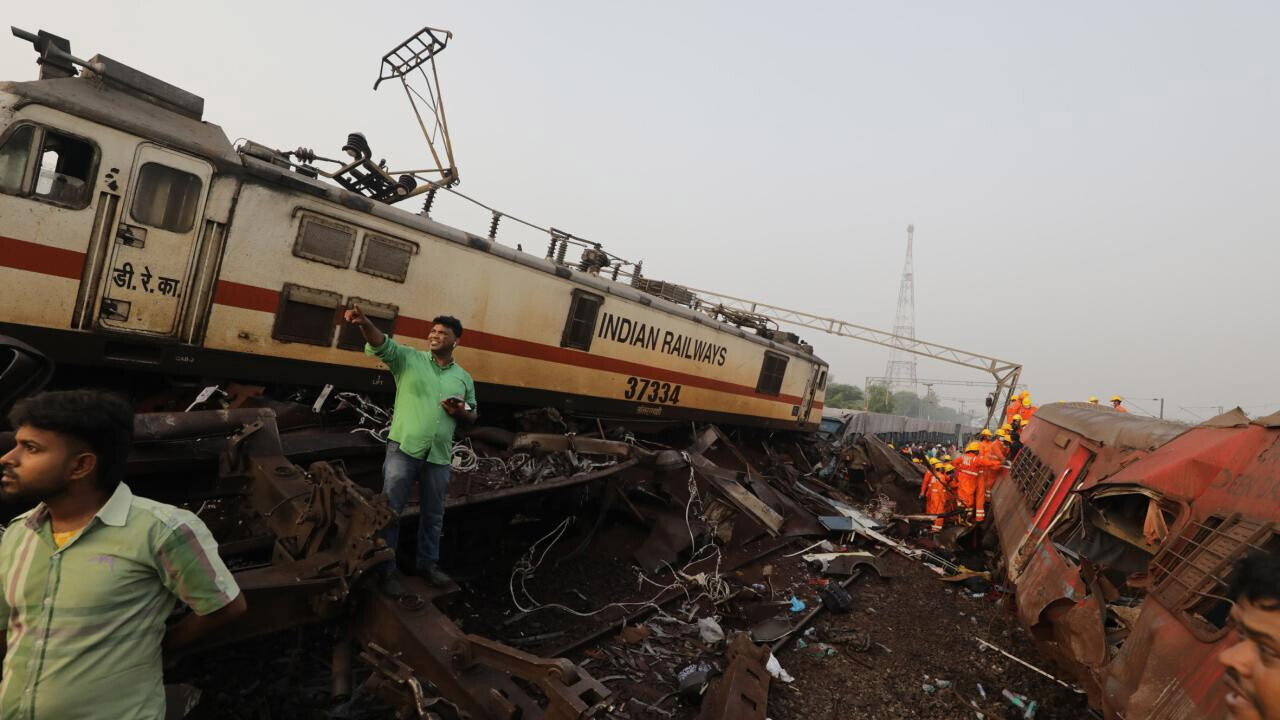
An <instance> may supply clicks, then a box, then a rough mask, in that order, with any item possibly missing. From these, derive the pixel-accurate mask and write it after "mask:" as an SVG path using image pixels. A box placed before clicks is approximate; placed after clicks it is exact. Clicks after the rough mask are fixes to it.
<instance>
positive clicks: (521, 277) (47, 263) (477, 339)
mask: <svg viewBox="0 0 1280 720" xmlns="http://www.w3.org/2000/svg"><path fill="white" fill-rule="evenodd" d="M46 60H48V58H46ZM87 65H88V66H89V67H93V68H100V69H101V72H96V73H95V72H89V71H81V73H80V76H74V70H72V69H71V68H70V67H69V66H68V67H59V66H58V64H57V63H54V62H45V64H43V65H42V66H41V67H42V69H41V78H40V79H39V80H35V81H30V82H7V83H0V307H2V308H3V311H0V333H3V334H6V335H11V336H13V337H16V338H19V339H23V340H26V341H28V342H30V343H31V344H33V345H35V346H37V347H39V348H41V349H42V350H44V351H46V352H47V353H48V354H49V355H50V356H52V357H53V358H54V359H56V360H58V361H59V362H60V363H64V364H77V365H82V366H86V365H87V366H107V367H116V368H131V369H134V370H140V371H143V372H156V373H166V374H172V375H183V376H194V377H208V378H221V379H239V380H246V381H256V382H268V383H289V384H296V385H314V386H320V385H324V384H333V385H335V386H337V387H345V388H351V389H358V390H365V391H377V390H383V391H388V390H390V383H391V381H390V377H389V375H388V374H387V373H386V372H385V369H384V368H382V367H381V366H380V364H379V363H378V362H377V361H376V360H375V359H373V358H370V357H367V356H365V355H364V353H363V352H362V350H363V344H362V342H361V341H360V339H359V335H358V332H357V331H356V330H355V329H354V328H352V327H348V326H345V325H342V324H341V323H339V322H338V318H339V317H340V311H341V309H342V308H343V307H344V306H346V305H347V304H348V303H353V302H354V303H359V304H361V305H362V307H363V308H364V309H365V311H366V313H367V314H368V315H370V317H371V318H373V319H374V322H375V323H376V324H379V325H381V326H382V327H383V329H384V330H386V331H389V332H391V333H392V334H394V335H395V336H396V337H397V338H398V339H399V340H400V341H402V342H405V343H407V344H409V345H414V346H418V347H425V343H426V340H425V338H426V336H427V333H428V331H429V329H430V324H431V323H430V319H431V318H432V317H434V316H435V315H436V314H451V315H455V316H457V317H458V318H459V319H460V320H461V321H462V323H463V325H464V326H465V327H466V332H465V336H464V337H463V338H462V343H461V346H460V348H459V351H458V358H459V360H460V362H461V363H462V364H463V365H465V366H466V367H467V369H468V370H469V371H470V372H471V374H472V375H473V377H474V378H475V380H476V382H477V384H478V386H479V393H480V396H481V402H482V404H484V405H488V406H489V407H490V408H492V407H495V406H496V405H511V406H546V405H554V406H556V407H559V408H561V409H567V410H569V411H571V412H579V413H585V414H594V415H606V416H612V417H623V418H632V419H633V420H637V421H638V420H680V419H695V420H702V421H716V422H722V423H727V424H733V425H746V426H757V427H766V428H774V429H790V430H809V429H814V428H816V427H817V424H818V422H819V420H820V419H821V410H822V404H823V403H822V397H823V388H824V386H825V384H826V376H827V366H826V364H825V363H824V362H823V361H821V360H820V359H818V358H817V357H815V356H814V355H813V354H812V351H811V348H810V347H809V346H808V345H806V344H804V343H801V342H799V341H798V340H796V339H795V338H794V336H787V335H784V334H781V333H765V334H763V335H762V334H761V333H758V332H754V331H749V330H745V329H743V328H742V327H738V326H735V325H731V324H727V323H724V322H721V321H719V320H717V319H715V318H713V317H712V316H710V315H708V314H706V313H704V312H700V311H698V310H695V309H694V308H693V307H690V306H685V305H680V304H677V303H674V302H669V301H668V300H665V299H662V298H659V297H655V296H653V295H650V294H647V293H645V292H641V291H640V290H638V289H636V288H635V287H632V286H630V285H627V284H623V283H619V282H616V281H610V280H608V279H606V278H602V277H599V276H598V275H594V274H591V273H588V272H580V271H578V270H575V269H573V268H571V267H569V266H566V265H565V264H563V263H561V262H556V261H554V260H551V259H544V258H540V257H535V256H532V255H529V254H526V253H523V252H520V251H517V250H513V249H511V248H507V247H504V246H502V245H498V244H496V243H494V242H493V241H491V240H489V239H486V238H481V237H479V236H476V235H473V234H470V233H466V232H463V231H461V230H458V229H456V228H453V227H449V226H446V225H442V224H440V223H437V222H433V221H432V220H430V219H429V218H427V217H425V216H422V215H420V214H414V213H411V212H406V211H404V210H400V209H398V208H395V207H392V206H390V205H387V204H384V203H381V202H376V201H374V200H371V199H369V198H366V197H364V196H362V195H360V194H357V193H353V192H349V191H348V190H346V189H343V188H341V187H338V186H336V185H333V184H330V183H328V182H324V181H321V180H318V179H316V178H314V177H310V176H308V174H307V173H305V172H299V171H297V170H296V169H295V166H291V165H290V164H289V163H288V162H287V161H285V160H284V159H283V156H282V155H281V154H279V153H276V152H275V151H272V150H270V149H268V148H265V147H263V146H261V145H258V144H256V143H249V142H246V143H244V144H242V145H241V146H240V148H239V149H236V148H234V147H233V146H232V144H231V143H230V142H228V140H227V137H226V135H225V134H224V133H223V131H222V130H221V128H219V127H218V126H216V125H212V124H210V123H207V122H204V121H202V115H203V106H204V102H203V100H202V99H200V98H199V97H196V96H195V95H192V94H191V93H188V92H186V91H184V90H181V89H180V88H175V87H173V86H171V85H168V84H166V83H163V82H160V81H158V80H156V79H154V78H151V77H149V76H147V75H144V74H142V73H140V72H138V71H136V70H133V69H131V68H128V67H126V66H123V65H121V64H119V63H117V62H115V61H113V60H110V59H109V58H104V57H101V56H95V57H94V58H91V59H90V60H89V61H88V63H87ZM68 75H71V76H68ZM86 75H92V76H93V77H86Z"/></svg>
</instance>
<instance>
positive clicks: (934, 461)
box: [929, 458, 942, 467]
mask: <svg viewBox="0 0 1280 720" xmlns="http://www.w3.org/2000/svg"><path fill="white" fill-rule="evenodd" d="M941 464H942V461H941V460H939V459H938V458H929V467H938V466H939V465H941Z"/></svg>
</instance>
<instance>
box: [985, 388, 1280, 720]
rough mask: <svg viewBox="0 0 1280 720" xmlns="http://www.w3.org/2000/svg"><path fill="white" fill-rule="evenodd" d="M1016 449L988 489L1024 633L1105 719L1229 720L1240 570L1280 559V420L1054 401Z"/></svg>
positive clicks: (1030, 426)
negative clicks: (1178, 417) (1178, 418)
mask: <svg viewBox="0 0 1280 720" xmlns="http://www.w3.org/2000/svg"><path fill="white" fill-rule="evenodd" d="M1022 440H1023V443H1024V445H1023V448H1022V450H1021V451H1020V452H1019V454H1018V456H1017V457H1016V458H1015V459H1014V462H1013V465H1012V468H1011V470H1010V472H1009V474H1008V476H1007V477H1005V478H1002V479H1001V480H1000V481H998V482H997V483H996V485H995V488H994V492H993V515H994V517H995V521H996V524H997V527H998V530H999V535H1000V544H1001V549H1002V551H1003V555H1004V559H1005V563H1006V574H1007V576H1008V579H1009V581H1010V582H1011V583H1012V584H1013V585H1014V586H1015V588H1016V591H1017V610H1018V615H1019V619H1020V620H1021V622H1022V623H1023V624H1024V625H1025V626H1026V627H1028V628H1029V629H1030V630H1031V632H1032V635H1033V637H1034V638H1035V639H1036V640H1037V641H1038V642H1039V643H1040V644H1041V646H1042V647H1043V649H1045V650H1046V651H1047V653H1048V654H1050V655H1051V656H1052V657H1054V658H1055V659H1056V660H1057V661H1058V663H1059V664H1060V665H1062V666H1063V667H1065V668H1068V669H1070V670H1071V671H1072V672H1073V673H1074V675H1075V678H1076V680H1077V681H1078V682H1079V683H1080V684H1081V685H1082V686H1083V687H1084V688H1085V689H1086V690H1087V692H1088V693H1089V696H1090V702H1091V704H1093V705H1094V706H1095V707H1098V708H1101V709H1102V710H1103V711H1104V712H1105V714H1106V716H1107V717H1108V718H1126V719H1128V720H1136V719H1138V718H1151V719H1156V718H1169V719H1172V718H1179V719H1184V718H1221V717H1225V716H1226V707H1225V705H1224V702H1223V698H1224V696H1225V694H1226V687H1225V686H1224V684H1223V683H1222V681H1221V677H1222V674H1223V666H1222V665H1221V664H1220V663H1219V662H1218V661H1217V656H1218V654H1219V653H1220V652H1221V651H1222V650H1224V649H1226V648H1227V647H1229V646H1230V645H1231V644H1233V643H1234V642H1236V641H1237V636H1236V634H1235V633H1234V632H1233V631H1232V630H1231V629H1230V627H1229V625H1228V623H1227V618H1228V614H1229V612H1230V609H1231V603H1230V601H1229V600H1228V599H1227V598H1226V597H1225V596H1226V594H1227V587H1228V584H1229V582H1230V573H1231V571H1232V567H1233V566H1234V564H1235V563H1236V561H1237V560H1239V559H1240V558H1241V557H1243V556H1244V555H1245V554H1246V553H1248V552H1272V553H1274V552H1276V551H1277V550H1278V549H1280V535H1277V526H1278V525H1280V502H1278V500H1280V415H1273V416H1271V417H1267V418H1260V419H1256V420H1250V419H1249V418H1248V417H1247V416H1245V415H1244V413H1242V412H1240V411H1239V410H1235V411H1233V412H1231V413H1227V414H1225V415H1222V416H1220V417H1217V418H1214V419H1212V420H1210V421H1208V422H1206V423H1203V424H1201V425H1196V426H1190V425H1183V424H1179V423H1172V422H1165V421H1162V420H1156V419H1153V418H1141V417H1135V416H1133V415H1129V414H1123V413H1117V412H1115V411H1113V410H1111V409H1110V408H1099V407H1097V406H1095V405H1090V404H1084V403H1072V404H1055V405H1046V406H1043V407H1041V408H1040V410H1039V411H1037V412H1036V415H1035V418H1034V419H1033V420H1032V421H1031V423H1030V425H1029V426H1028V427H1027V429H1026V430H1025V431H1024V433H1023V436H1022Z"/></svg>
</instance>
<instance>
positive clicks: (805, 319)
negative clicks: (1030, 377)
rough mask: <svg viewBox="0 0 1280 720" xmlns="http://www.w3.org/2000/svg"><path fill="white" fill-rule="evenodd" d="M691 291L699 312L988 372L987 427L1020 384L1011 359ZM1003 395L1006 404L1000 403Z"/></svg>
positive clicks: (1017, 367)
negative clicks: (754, 318)
mask: <svg viewBox="0 0 1280 720" xmlns="http://www.w3.org/2000/svg"><path fill="white" fill-rule="evenodd" d="M688 289H689V290H690V291H692V292H693V293H694V294H695V295H696V296H697V298H698V300H699V305H700V308H699V309H701V310H703V311H706V312H709V313H711V314H717V313H720V312H721V311H722V310H729V311H730V312H731V313H738V314H741V313H749V314H752V315H759V316H761V317H763V318H766V319H768V320H772V321H774V322H776V323H787V324H790V325H799V326H800V327H805V328H810V329H813V330H821V331H822V332H825V333H829V334H831V335H837V336H839V337H847V338H853V339H854V340H862V341H863V342H869V343H875V344H876V345H883V346H884V347H887V348H893V349H895V350H902V351H904V352H909V353H913V354H915V355H920V356H923V357H930V358H934V359H936V360H943V361H945V362H949V363H952V364H954V365H960V366H962V367H967V368H972V369H974V370H983V371H986V372H989V373H991V377H992V378H994V380H995V383H996V391H995V395H994V397H993V398H992V402H991V404H990V406H989V407H988V409H987V424H988V425H990V424H991V418H992V416H993V415H994V414H995V412H996V408H997V407H999V408H1001V414H1002V415H1003V412H1004V408H1006V407H1008V403H1009V400H1010V399H1011V395H1012V393H1013V391H1014V388H1015V387H1017V385H1018V377H1019V376H1020V375H1021V374H1022V365H1020V364H1018V363H1015V362H1011V361H1009V360H1001V359H999V358H995V357H991V356H989V355H982V354H979V353H975V352H970V351H968V350H961V349H959V348H953V347H950V346H948V345H940V344H938V343H932V342H928V341H926V340H918V339H916V338H912V337H906V336H905V335H895V334H893V333H891V332H885V331H883V330H876V329H875V328H870V327H866V326H865V325H858V324H856V323H851V322H846V321H844V320H837V319H835V318H829V317H823V316H821V315H814V314H813V313H807V312H804V311H802V310H790V309H788V308H784V307H779V306H777V305H770V304H768V303H762V302H757V301H755V300H746V299H744V298H739V297H734V296H732V295H724V294H722V293H716V292H711V291H709V290H697V289H694V288H688ZM1002 396H1003V402H1001V397H1002Z"/></svg>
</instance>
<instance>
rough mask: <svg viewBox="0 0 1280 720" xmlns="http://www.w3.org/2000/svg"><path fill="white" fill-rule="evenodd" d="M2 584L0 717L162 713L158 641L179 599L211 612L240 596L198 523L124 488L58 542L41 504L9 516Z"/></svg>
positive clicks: (0, 550) (65, 718)
mask: <svg viewBox="0 0 1280 720" xmlns="http://www.w3.org/2000/svg"><path fill="white" fill-rule="evenodd" d="M0 582H3V592H2V593H0V611H3V612H4V614H5V616H6V617H7V618H8V631H7V634H6V640H7V643H8V649H7V651H6V653H5V657H4V672H3V677H2V678H0V717H3V718H4V719H5V720H9V718H22V719H23V720H37V719H38V720H44V719H45V718H49V719H51V720H79V719H80V718H85V719H86V720H87V719H88V718H112V719H113V720H134V719H137V720H158V719H159V718H163V717H164V710H165V703H164V684H163V670H162V661H161V656H160V642H161V640H162V639H163V638H164V633H165V620H166V618H168V616H169V613H170V612H171V611H172V610H173V607H174V601H175V599H177V600H181V601H182V602H184V603H186V604H187V605H188V606H190V607H191V609H192V610H193V611H195V612H196V613H198V614H200V615H207V614H209V613H211V612H214V611H215V610H218V609H220V608H222V607H223V606H225V605H226V604H228V603H230V602H231V601H232V600H234V599H235V597H236V596H237V595H239V594H240V589H239V588H238V587H237V586H236V583H235V580H234V579H233V578H232V576H231V572H230V571H229V570H227V566H226V565H224V564H223V562H222V560H221V559H220V558H219V557H218V545H217V543H216V542H215V541H214V539H213V536H212V535H211V534H210V533H209V529H208V528H207V527H205V524H204V523H203V522H201V520H200V518H198V517H196V516H195V515H194V514H193V513H191V512H189V511H187V510H183V509H181V508H176V507H173V506H172V505H165V504H164V503H159V502H156V501H154V500H148V499H146V498H140V497H136V496H134V494H133V493H132V492H131V491H130V490H129V487H128V486H127V485H125V484H123V483H121V484H120V485H119V486H118V487H117V488H116V490H115V492H114V493H112V495H111V498H110V499H108V500H107V502H106V504H105V505H103V506H102V507H101V508H100V509H99V510H98V513H97V514H96V515H95V516H94V517H93V519H92V520H90V521H89V524H88V525H86V526H85V527H84V528H83V529H82V530H81V531H80V532H79V533H77V534H76V535H75V536H74V537H72V538H71V539H70V540H69V541H67V543H66V544H64V545H62V546H61V547H58V546H57V545H56V544H55V543H54V541H53V533H52V529H51V527H50V524H49V511H48V509H47V508H46V507H45V506H44V504H43V503H41V504H40V505H37V506H36V507H35V508H34V509H32V510H31V511H29V512H27V513H24V514H22V515H19V516H18V517H17V518H15V519H14V520H13V522H12V523H10V525H9V527H8V529H7V530H6V531H5V533H4V537H3V538H0Z"/></svg>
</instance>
